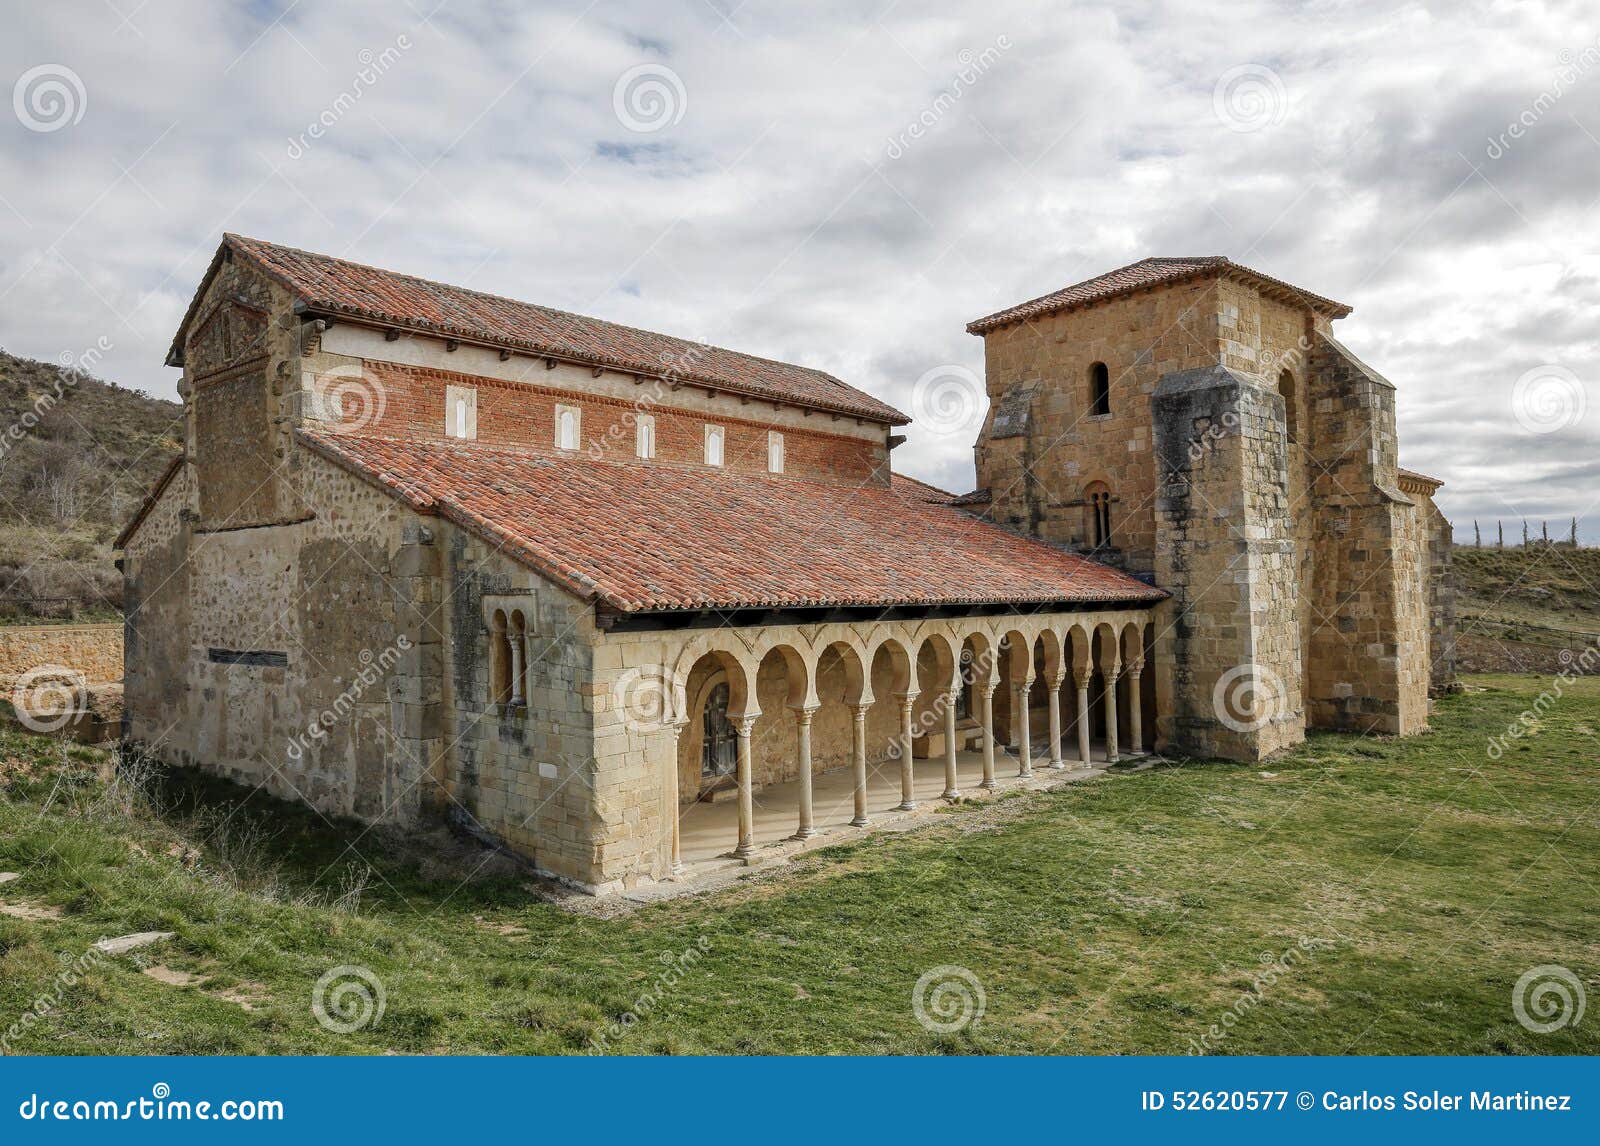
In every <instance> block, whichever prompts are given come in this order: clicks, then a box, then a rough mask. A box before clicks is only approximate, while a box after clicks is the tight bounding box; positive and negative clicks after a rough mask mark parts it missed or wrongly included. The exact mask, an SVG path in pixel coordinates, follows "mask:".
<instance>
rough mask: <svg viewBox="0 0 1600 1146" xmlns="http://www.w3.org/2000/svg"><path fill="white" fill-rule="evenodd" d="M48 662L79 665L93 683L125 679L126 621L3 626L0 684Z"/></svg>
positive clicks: (13, 680) (8, 683)
mask: <svg viewBox="0 0 1600 1146" xmlns="http://www.w3.org/2000/svg"><path fill="white" fill-rule="evenodd" d="M47 665H56V666H60V667H63V668H69V669H76V670H77V671H78V672H80V673H82V674H83V677H84V680H86V681H87V682H88V683H89V684H103V683H108V682H111V681H120V680H121V679H122V622H120V621H113V622H109V623H106V624H98V625H16V626H7V627H0V685H5V686H10V685H11V684H13V683H15V682H16V681H17V680H18V679H20V678H21V677H24V676H27V675H28V674H29V673H31V672H33V671H34V670H35V669H39V668H42V667H44V666H47Z"/></svg>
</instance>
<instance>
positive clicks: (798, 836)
mask: <svg viewBox="0 0 1600 1146" xmlns="http://www.w3.org/2000/svg"><path fill="white" fill-rule="evenodd" d="M816 834H817V829H816V828H798V829H796V830H795V833H794V835H792V836H790V837H789V838H790V839H791V840H809V839H810V838H811V837H812V836H814V835H816Z"/></svg>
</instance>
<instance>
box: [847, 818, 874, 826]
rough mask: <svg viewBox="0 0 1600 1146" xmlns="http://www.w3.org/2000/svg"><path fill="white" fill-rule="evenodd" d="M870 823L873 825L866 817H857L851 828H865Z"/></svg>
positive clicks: (851, 822) (851, 823)
mask: <svg viewBox="0 0 1600 1146" xmlns="http://www.w3.org/2000/svg"><path fill="white" fill-rule="evenodd" d="M870 823H872V820H871V819H869V818H868V817H866V816H857V817H856V818H855V819H853V820H851V821H850V826H851V827H852V828H864V827H866V826H867V825H868V824H870Z"/></svg>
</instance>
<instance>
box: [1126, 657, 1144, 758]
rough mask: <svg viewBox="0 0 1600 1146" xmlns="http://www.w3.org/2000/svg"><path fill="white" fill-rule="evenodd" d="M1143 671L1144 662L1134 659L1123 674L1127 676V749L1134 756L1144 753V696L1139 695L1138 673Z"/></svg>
mask: <svg viewBox="0 0 1600 1146" xmlns="http://www.w3.org/2000/svg"><path fill="white" fill-rule="evenodd" d="M1143 672H1144V662H1143V661H1134V662H1133V663H1132V664H1130V665H1129V666H1128V671H1127V673H1126V674H1125V675H1126V676H1127V678H1128V740H1129V741H1130V743H1129V744H1128V751H1129V752H1131V753H1133V754H1134V755H1135V756H1143V755H1144V727H1143V724H1144V698H1143V697H1141V696H1140V695H1139V675H1140V674H1141V673H1143Z"/></svg>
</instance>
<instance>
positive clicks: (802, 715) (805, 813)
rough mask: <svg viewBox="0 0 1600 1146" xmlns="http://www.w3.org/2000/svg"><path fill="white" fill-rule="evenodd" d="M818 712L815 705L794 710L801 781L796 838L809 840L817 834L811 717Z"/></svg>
mask: <svg viewBox="0 0 1600 1146" xmlns="http://www.w3.org/2000/svg"><path fill="white" fill-rule="evenodd" d="M816 711H817V709H816V706H814V705H802V706H800V707H799V708H796V709H795V710H794V724H795V740H796V750H795V756H796V760H795V766H796V767H797V768H798V769H799V780H800V826H799V827H798V828H797V829H795V833H794V838H795V839H797V840H808V839H810V838H811V837H812V836H814V835H816V834H817V827H816V824H815V822H814V820H813V817H812V808H811V717H812V714H814V713H815V712H816Z"/></svg>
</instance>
